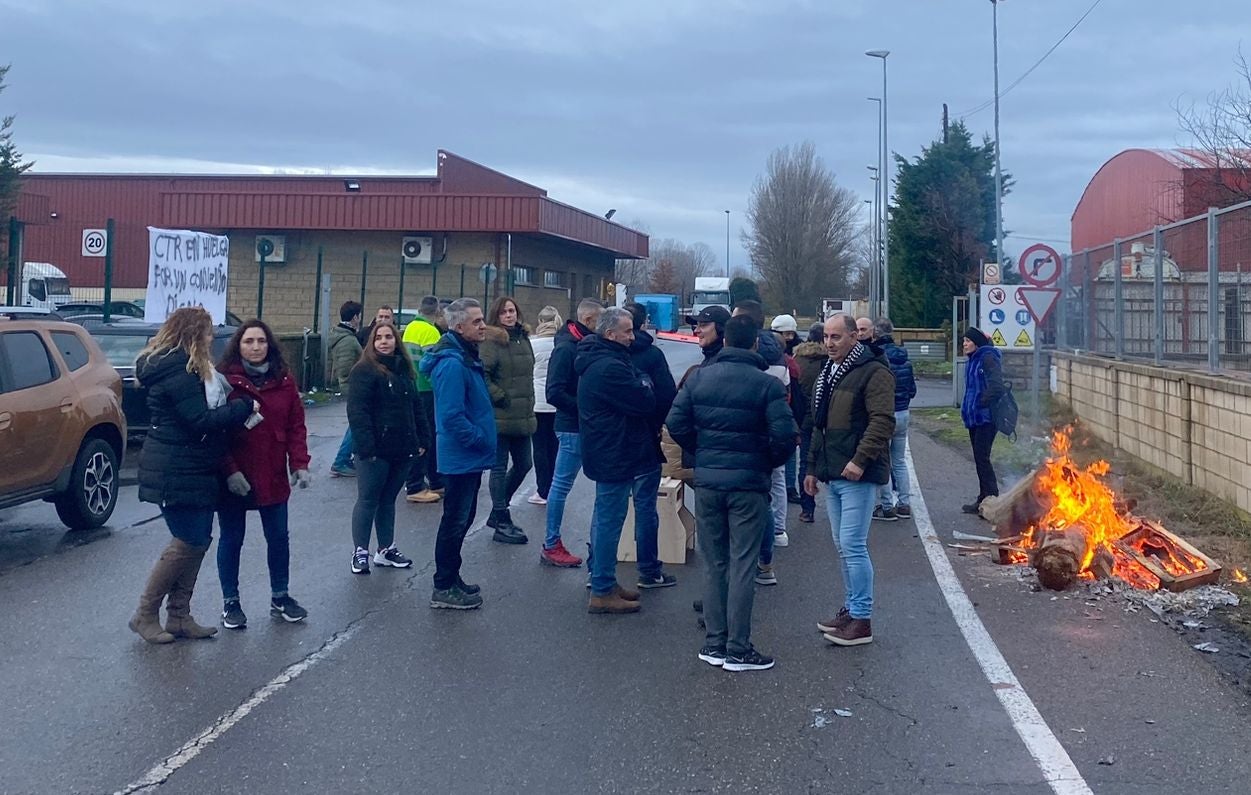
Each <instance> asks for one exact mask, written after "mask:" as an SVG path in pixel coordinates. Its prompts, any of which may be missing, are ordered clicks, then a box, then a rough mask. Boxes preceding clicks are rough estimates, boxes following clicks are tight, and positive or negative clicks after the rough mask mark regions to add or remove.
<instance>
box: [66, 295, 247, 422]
mask: <svg viewBox="0 0 1251 795" xmlns="http://www.w3.org/2000/svg"><path fill="white" fill-rule="evenodd" d="M79 319H81V318H79ZM160 328H161V326H160V324H159V323H144V322H142V321H138V320H131V319H125V320H115V321H110V322H108V323H104V322H103V321H101V320H99V319H98V318H97V319H95V320H93V321H91V322H89V323H87V325H86V330H87V331H88V332H89V333H90V334H91V336H92V338H93V339H95V341H96V343H97V344H98V345H99V346H100V348H101V349H102V350H103V351H104V355H105V357H106V358H107V359H108V362H109V364H111V365H113V367H114V369H115V370H116V371H117V374H118V375H119V376H120V377H121V379H122V409H123V411H125V413H126V423H127V425H128V426H129V427H130V436H131V438H137V437H141V436H145V435H147V432H148V425H149V424H150V423H149V420H150V416H149V414H148V390H147V388H146V387H144V386H143V385H142V384H140V383H139V382H138V380H136V378H135V357H136V356H138V355H139V351H141V350H143V349H144V347H145V346H146V345H147V344H148V340H150V339H152V338H153V337H154V336H156V332H157V331H159V330H160ZM235 328H236V327H235V326H214V327H213V348H212V355H213V361H214V362H217V361H219V360H220V359H221V357H222V354H224V353H225V352H226V343H228V342H230V338H231V337H232V336H234V333H235Z"/></svg>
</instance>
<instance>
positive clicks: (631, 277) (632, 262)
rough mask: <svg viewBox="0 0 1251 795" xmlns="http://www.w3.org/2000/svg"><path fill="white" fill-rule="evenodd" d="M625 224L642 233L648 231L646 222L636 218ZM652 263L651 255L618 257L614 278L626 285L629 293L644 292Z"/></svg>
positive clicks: (649, 277)
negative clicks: (638, 257)
mask: <svg viewBox="0 0 1251 795" xmlns="http://www.w3.org/2000/svg"><path fill="white" fill-rule="evenodd" d="M626 226H628V227H629V228H630V229H633V230H635V231H638V232H642V233H644V234H648V232H649V230H648V227H647V224H645V223H644V222H642V221H640V220H638V219H635V220H633V221H630V222H629V223H627V224H626ZM653 250H654V249H653ZM653 263H654V258H653V257H648V258H647V259H619V260H617V262H616V268H615V269H614V273H615V278H616V280H617V281H618V282H619V283H620V284H624V285H625V286H626V288H627V289H628V294H629V295H634V294H635V293H641V292H645V291H646V290H648V289H649V288H648V283H649V282H650V281H651V272H652V267H653Z"/></svg>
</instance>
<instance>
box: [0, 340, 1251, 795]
mask: <svg viewBox="0 0 1251 795" xmlns="http://www.w3.org/2000/svg"><path fill="white" fill-rule="evenodd" d="M663 347H664V348H665V349H666V352H667V355H668V356H669V358H670V362H671V364H672V365H673V369H674V370H675V371H676V372H678V373H679V374H680V373H681V372H683V371H684V370H685V369H686V366H687V365H689V363H691V362H693V361H695V360H696V359H697V357H698V352H697V351H696V350H695V349H694V346H693V345H689V344H686V345H684V344H681V343H663ZM344 426H345V420H344V417H343V409H342V406H329V407H324V408H318V409H316V410H313V411H312V412H310V422H309V427H310V431H311V438H310V445H311V448H312V452H313V456H314V462H315V464H314V469H315V474H316V476H317V478H318V479H317V480H316V482H315V484H314V488H313V489H311V490H310V491H307V492H300V493H297V494H296V495H295V496H294V498H293V500H292V502H291V527H292V557H293V566H292V568H293V573H292V593H293V595H295V596H296V597H297V598H299V599H300V600H301V602H303V603H304V604H305V605H306V606H307V607H308V609H309V611H310V613H311V615H310V618H309V619H308V621H307V622H305V623H304V624H298V625H287V624H282V623H275V622H272V621H271V620H270V619H269V617H268V616H267V615H266V610H265V609H264V608H265V607H266V604H265V597H266V596H267V593H268V592H267V582H266V578H265V569H264V548H263V543H264V542H263V539H262V538H261V535H260V532H259V525H258V524H257V523H256V522H255V517H253V522H252V524H250V528H251V529H253V530H254V531H255V532H253V533H252V534H251V535H250V536H249V539H248V543H247V546H246V548H245V556H244V566H243V572H242V577H241V580H242V583H243V604H244V608H245V609H246V610H248V611H249V616H250V618H251V623H250V626H249V627H248V629H247V630H245V631H238V632H229V633H223V634H222V635H219V637H217V638H215V639H213V640H208V641H199V642H179V643H177V644H174V645H172V646H166V647H152V646H148V645H146V644H144V643H143V642H142V641H140V640H139V639H138V638H137V637H136V636H134V635H133V634H131V633H130V632H129V631H128V630H127V629H126V626H125V623H126V619H127V618H128V617H129V615H130V613H131V612H132V611H133V609H134V603H135V599H136V597H137V594H138V592H139V590H140V588H141V587H142V583H143V579H144V577H145V576H146V574H147V572H148V570H149V568H150V566H151V564H152V561H153V560H154V559H155V556H156V554H157V553H158V551H159V550H160V549H161V547H162V546H163V545H164V544H165V542H166V540H167V538H168V535H167V531H166V529H165V527H164V524H163V523H162V522H161V521H160V519H159V518H157V511H156V510H155V509H154V508H153V507H152V506H147V505H141V504H139V503H137V502H136V498H135V489H134V488H133V487H130V488H127V489H124V492H123V497H122V504H121V505H120V506H119V509H118V512H117V514H116V515H115V517H114V520H113V522H112V523H111V525H110V527H109V528H108V529H105V530H101V531H99V532H97V533H94V534H91V535H90V536H88V537H85V538H78V537H75V536H74V534H68V535H67V534H66V533H64V532H63V531H62V530H60V529H58V527H57V524H56V519H55V514H54V513H53V511H52V509H51V508H50V506H45V505H34V506H25V507H23V508H19V509H16V510H10V511H4V512H0V603H3V604H4V605H5V610H4V612H3V614H0V637H2V638H3V639H4V642H3V644H2V645H0V716H3V720H0V771H2V773H0V792H4V793H45V792H47V793H71V792H116V791H157V790H159V791H160V792H176V793H182V792H186V793H203V792H222V793H234V792H239V793H244V792H247V793H257V792H263V793H289V792H306V791H316V792H412V791H429V792H454V793H461V792H464V793H494V792H543V793H557V792H558V793H584V792H657V793H660V792H723V791H724V792H770V793H771V792H787V793H790V792H802V791H809V792H856V793H861V792H875V793H877V792H881V793H896V792H897V793H916V792H923V793H930V792H933V793H958V792H989V791H1006V792H1014V793H1016V792H1022V793H1043V792H1049V791H1055V792H1084V791H1095V792H1099V793H1104V792H1108V793H1174V792H1177V791H1179V790H1184V791H1186V792H1188V793H1209V792H1212V793H1216V792H1245V791H1246V790H1247V786H1246V784H1245V782H1246V781H1247V780H1248V774H1249V773H1251V761H1249V760H1248V758H1247V755H1246V753H1245V746H1246V742H1247V739H1248V736H1249V735H1248V730H1247V725H1248V720H1247V719H1248V709H1247V705H1246V703H1245V699H1244V698H1243V697H1242V696H1241V694H1240V693H1239V692H1238V691H1236V690H1234V689H1233V688H1231V687H1229V686H1228V685H1226V684H1225V683H1224V682H1223V681H1222V680H1221V679H1220V678H1219V676H1218V675H1217V674H1216V672H1215V671H1214V669H1213V668H1212V667H1211V666H1209V665H1207V664H1206V661H1205V660H1203V659H1202V658H1201V655H1200V654H1198V653H1197V652H1195V651H1193V650H1192V649H1191V648H1190V647H1189V646H1188V645H1187V643H1186V642H1184V641H1183V640H1182V639H1181V638H1180V637H1178V636H1177V635H1175V634H1174V633H1173V632H1172V631H1171V630H1168V629H1166V628H1164V627H1163V626H1161V625H1159V624H1155V623H1152V622H1151V621H1150V619H1149V616H1147V615H1144V614H1143V613H1137V614H1126V613H1123V612H1122V611H1121V610H1120V609H1119V608H1118V607H1117V606H1115V605H1114V604H1112V603H1110V602H1109V603H1098V604H1094V603H1092V604H1094V606H1088V605H1087V604H1086V603H1085V602H1084V600H1081V599H1077V598H1069V599H1066V598H1064V597H1063V596H1060V597H1057V598H1054V599H1053V598H1052V595H1051V594H1046V593H1035V592H1032V591H1030V590H1029V589H1028V587H1026V586H1024V585H1022V584H1021V582H1020V581H1019V580H1018V579H1017V578H1016V576H1015V575H1014V573H1013V572H1012V571H1011V570H1009V569H1007V568H1004V567H998V566H995V565H993V564H991V563H990V562H989V561H987V560H986V558H985V556H974V557H959V556H958V555H956V554H955V552H954V551H953V550H951V549H950V548H946V547H943V548H942V551H943V552H944V553H945V555H946V556H947V557H946V558H945V559H946V560H948V561H949V562H950V566H951V567H953V568H954V572H955V579H954V580H953V581H950V582H946V587H947V594H945V592H944V590H943V586H942V585H940V579H939V578H938V577H936V575H935V569H934V568H932V566H931V563H930V562H929V560H928V558H927V554H926V551H925V549H924V547H923V544H922V540H921V539H920V538H918V526H919V525H924V522H923V520H921V519H920V518H918V523H919V525H918V524H914V523H911V522H907V523H905V522H899V523H895V524H885V525H878V526H875V527H874V529H873V533H872V536H871V549H872V554H873V558H874V564H875V567H876V572H877V588H876V594H875V596H876V603H877V609H876V611H875V616H874V630H875V637H876V641H875V642H874V644H872V645H870V646H866V647H862V648H857V649H837V648H834V647H831V646H828V645H827V644H825V643H824V642H823V641H822V640H821V638H820V635H819V634H818V633H817V632H816V631H815V622H816V621H817V620H818V619H820V618H824V617H827V615H829V614H831V613H832V611H833V610H834V609H835V608H836V606H837V603H838V602H837V598H838V597H837V595H838V594H840V593H841V586H840V583H839V567H838V562H837V558H836V554H835V551H834V548H833V544H832V542H831V540H830V531H829V523H828V521H827V520H826V519H825V518H824V516H823V512H821V511H818V519H817V523H816V524H813V525H802V524H798V523H797V522H795V521H794V515H795V514H794V511H793V510H792V516H791V518H792V523H791V525H790V527H789V531H790V535H791V545H790V546H789V547H787V548H785V549H780V550H779V551H778V553H777V568H778V576H779V579H780V581H781V583H780V585H778V586H777V587H775V588H765V589H761V591H760V593H759V595H758V599H757V603H756V605H757V606H756V615H755V630H754V641H755V643H756V645H757V646H758V647H759V648H761V649H762V650H763V651H765V652H767V653H770V654H773V655H775V656H776V657H777V659H778V665H777V667H776V668H775V669H774V670H772V671H768V672H761V673H751V674H727V673H724V672H722V671H718V670H715V669H712V668H710V667H708V666H707V665H705V664H703V663H701V662H699V661H698V660H697V659H696V657H695V652H696V650H697V649H698V647H699V645H700V641H701V639H702V634H701V633H700V631H699V630H698V629H697V627H696V624H695V615H694V613H692V611H691V600H692V599H694V598H698V596H699V591H700V585H699V578H700V566H699V563H698V561H697V560H696V561H692V562H691V563H690V564H688V565H686V566H673V567H669V570H670V571H672V572H673V573H674V574H676V575H677V577H678V578H679V584H678V586H677V587H675V588H671V589H666V590H662V591H651V592H646V593H645V595H644V597H643V599H644V604H643V610H642V611H641V612H640V613H639V614H637V615H633V616H591V615H588V614H587V613H586V611H585V600H586V590H585V588H584V582H585V570H576V571H575V570H556V569H551V568H546V567H541V566H539V564H538V561H537V556H538V544H537V536H538V533H539V528H540V527H541V525H542V521H543V512H542V509H541V508H537V507H535V506H532V505H529V504H527V503H525V502H524V496H525V495H526V494H528V490H527V489H528V488H529V487H530V486H529V484H527V486H525V487H523V492H522V494H521V495H519V499H518V500H517V503H518V505H517V507H516V508H515V509H514V516H515V518H516V519H517V521H518V522H519V523H520V524H521V525H522V526H523V527H525V528H526V529H527V530H528V531H530V535H531V538H532V539H534V541H532V543H531V544H529V545H527V546H525V547H509V546H502V545H498V544H494V543H492V541H491V540H490V533H489V531H484V530H482V529H478V530H477V532H475V533H473V534H472V535H471V537H470V538H469V539H468V540H467V542H466V545H465V559H466V566H465V575H466V578H467V579H468V580H470V581H471V582H479V583H480V584H481V585H482V587H483V595H484V597H485V600H486V603H485V605H484V607H483V609H482V610H480V611H474V612H470V613H453V612H451V611H433V610H430V609H429V607H428V606H427V597H428V594H429V590H430V576H431V568H432V566H431V564H430V562H429V561H430V557H431V553H432V549H433V540H434V533H435V527H436V525H437V522H438V518H439V515H440V509H439V506H437V505H436V506H415V505H409V504H406V503H405V504H402V505H401V506H400V508H399V516H400V519H399V531H398V539H397V540H398V543H399V544H400V547H401V549H403V550H404V551H405V552H406V553H408V554H409V555H410V556H411V557H413V558H414V559H415V560H416V561H417V565H416V566H415V567H414V569H413V570H410V571H406V572H401V571H391V570H375V571H374V573H373V574H372V575H370V576H369V577H354V576H353V575H351V574H350V573H349V571H348V562H349V555H350V551H351V549H350V542H349V538H348V528H347V519H348V516H349V514H350V511H351V508H352V504H353V500H354V496H355V484H354V482H352V481H349V480H336V479H330V478H327V477H325V471H326V466H327V465H328V462H329V460H330V457H331V456H332V455H333V452H334V449H335V447H336V446H337V444H338V440H339V437H340V435H341V433H342V430H343V428H344ZM912 456H913V460H914V463H915V467H916V470H917V472H918V473H919V476H920V480H921V483H920V485H921V491H922V494H923V496H924V500H925V502H926V503H927V506H928V512H929V514H930V515H931V516H932V522H933V527H934V531H936V534H937V535H936V537H935V538H934V539H933V540H932V542H931V543H937V542H938V541H942V542H946V541H949V540H950V539H951V536H950V534H951V532H952V531H954V530H963V531H965V532H985V526H984V525H982V524H980V523H979V521H978V520H976V519H973V518H970V517H966V516H963V515H962V514H960V512H959V504H960V502H961V501H962V499H967V497H968V496H969V495H970V494H971V492H970V484H972V483H975V480H974V477H973V474H972V472H971V465H970V464H969V462H968V461H967V460H966V459H965V458H963V457H962V456H960V455H959V454H957V453H953V452H951V451H950V450H948V449H946V448H944V447H941V446H939V445H937V444H934V443H933V442H931V441H929V440H928V439H926V438H925V437H923V436H921V435H920V434H914V435H913V438H912ZM590 497H591V490H590V488H589V484H587V483H586V482H585V481H580V482H579V484H578V486H577V488H576V489H575V492H574V498H573V500H572V501H571V503H570V507H569V511H568V513H567V516H566V533H567V541H568V544H569V547H570V548H571V549H580V548H582V545H583V542H584V541H585V538H586V536H587V528H588V523H589V519H590V509H591V499H590ZM485 500H486V495H485V489H484V490H483V502H482V503H480V509H479V514H480V516H481V517H485V510H486V507H487V505H486V501H485ZM918 514H920V511H918ZM619 571H620V575H621V576H622V577H623V578H625V577H628V576H630V575H631V574H632V571H631V569H630V567H629V566H626V565H624V564H623V565H622V566H621V568H620V570H619ZM952 588H957V589H962V592H963V593H967V595H968V598H970V599H971V600H972V602H973V605H974V610H971V611H968V613H967V614H966V613H963V612H960V611H957V613H958V614H959V616H960V617H959V618H957V615H956V614H953V611H952V609H950V608H949V607H948V601H947V599H948V596H950V591H951V589H952ZM219 597H220V593H219V591H218V588H217V577H216V572H215V568H214V567H213V565H212V562H211V561H209V562H207V563H206V566H205V568H204V570H203V573H202V576H201V583H200V587H199V589H198V591H197V594H196V599H195V603H194V607H195V611H196V613H197V615H198V616H199V617H200V618H201V620H202V621H208V620H210V619H212V618H214V617H215V616H216V614H217V611H218V609H219V601H218V600H219ZM970 616H971V617H970ZM970 621H973V622H979V621H980V624H979V626H984V628H985V630H986V633H987V640H988V642H989V647H987V646H986V644H985V643H984V642H983V643H979V642H978V641H977V640H976V637H977V635H976V632H972V631H971V630H969V626H970V623H969V622H970ZM966 635H969V636H972V637H974V638H975V639H974V640H973V641H969V640H966ZM971 643H972V645H970V644H971ZM974 649H976V652H975V651H974ZM992 653H998V654H1000V655H1002V659H1003V661H1004V662H1005V663H1006V665H1007V666H1010V668H1011V674H1013V675H1015V678H1016V680H1018V681H1019V684H1020V688H1021V690H1019V691H1018V690H1017V689H1014V686H1013V685H1012V684H1011V683H1010V682H1007V681H1005V680H1004V676H1003V671H999V670H994V669H992V672H991V675H989V676H988V674H987V673H985V672H984V671H983V666H984V665H985V660H986V659H987V655H988V654H992ZM1005 691H1010V692H1009V693H1008V695H1007V696H1004V693H1005ZM1003 699H1006V701H1005V700H1003ZM1022 699H1024V703H1027V704H1030V705H1032V707H1033V708H1035V709H1036V712H1035V713H1034V714H1036V715H1037V716H1038V719H1037V721H1036V722H1032V723H1031V722H1029V714H1030V713H1029V711H1028V710H1027V709H1023V708H1022V707H1021V703H1022ZM1005 703H1009V704H1010V705H1012V706H1011V707H1010V708H1009V709H1006V708H1005V706H1004V704H1005ZM835 710H841V711H842V712H845V713H848V714H847V715H845V716H844V715H843V714H841V713H840V712H836V711H835ZM1023 737H1028V738H1030V739H1031V744H1030V745H1028V746H1027V743H1026V742H1025V741H1024V740H1023ZM1048 738H1051V739H1050V741H1049V740H1048ZM1049 742H1052V743H1054V744H1053V745H1049V744H1048V743H1049ZM1040 748H1041V749H1043V750H1042V751H1041V752H1040V751H1039V750H1038V749H1040ZM1048 748H1050V749H1051V750H1050V751H1048V750H1047V749H1048ZM1057 748H1058V749H1059V757H1063V760H1068V761H1069V762H1070V764H1071V767H1068V768H1066V767H1065V766H1064V765H1062V764H1061V765H1057V759H1058V758H1059V757H1057V755H1056V753H1055V749H1057ZM1031 749H1032V750H1031ZM1063 760H1061V761H1063ZM1109 762H1110V764H1107V763H1109ZM1065 771H1069V772H1071V773H1075V774H1076V775H1075V776H1070V775H1069V773H1066V772H1065ZM145 786H146V787H147V788H145Z"/></svg>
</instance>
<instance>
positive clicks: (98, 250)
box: [82, 228, 111, 257]
mask: <svg viewBox="0 0 1251 795" xmlns="http://www.w3.org/2000/svg"><path fill="white" fill-rule="evenodd" d="M110 237H111V235H109V230H108V229H107V228H105V229H84V230H83V250H82V255H83V256H84V257H103V256H104V255H105V249H107V248H108V245H109V238H110Z"/></svg>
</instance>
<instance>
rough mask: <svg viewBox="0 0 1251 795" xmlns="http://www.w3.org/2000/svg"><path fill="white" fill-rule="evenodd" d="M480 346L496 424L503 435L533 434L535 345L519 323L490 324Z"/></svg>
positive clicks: (534, 429) (534, 420)
mask: <svg viewBox="0 0 1251 795" xmlns="http://www.w3.org/2000/svg"><path fill="white" fill-rule="evenodd" d="M479 350H480V351H481V353H482V366H483V367H484V368H485V369H486V379H487V390H488V391H489V392H490V393H491V403H492V405H494V406H495V428H496V431H497V432H498V433H499V434H500V435H501V436H532V435H533V434H534V432H535V431H536V430H538V428H539V423H538V420H536V419H535V418H534V348H533V347H531V345H530V335H529V333H528V332H527V330H526V328H525V327H524V326H522V325H521V324H520V323H518V324H516V325H515V326H513V327H512V328H511V329H506V328H501V327H499V326H487V331H486V339H485V340H484V341H483V342H482V345H481V347H480V348H479Z"/></svg>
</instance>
